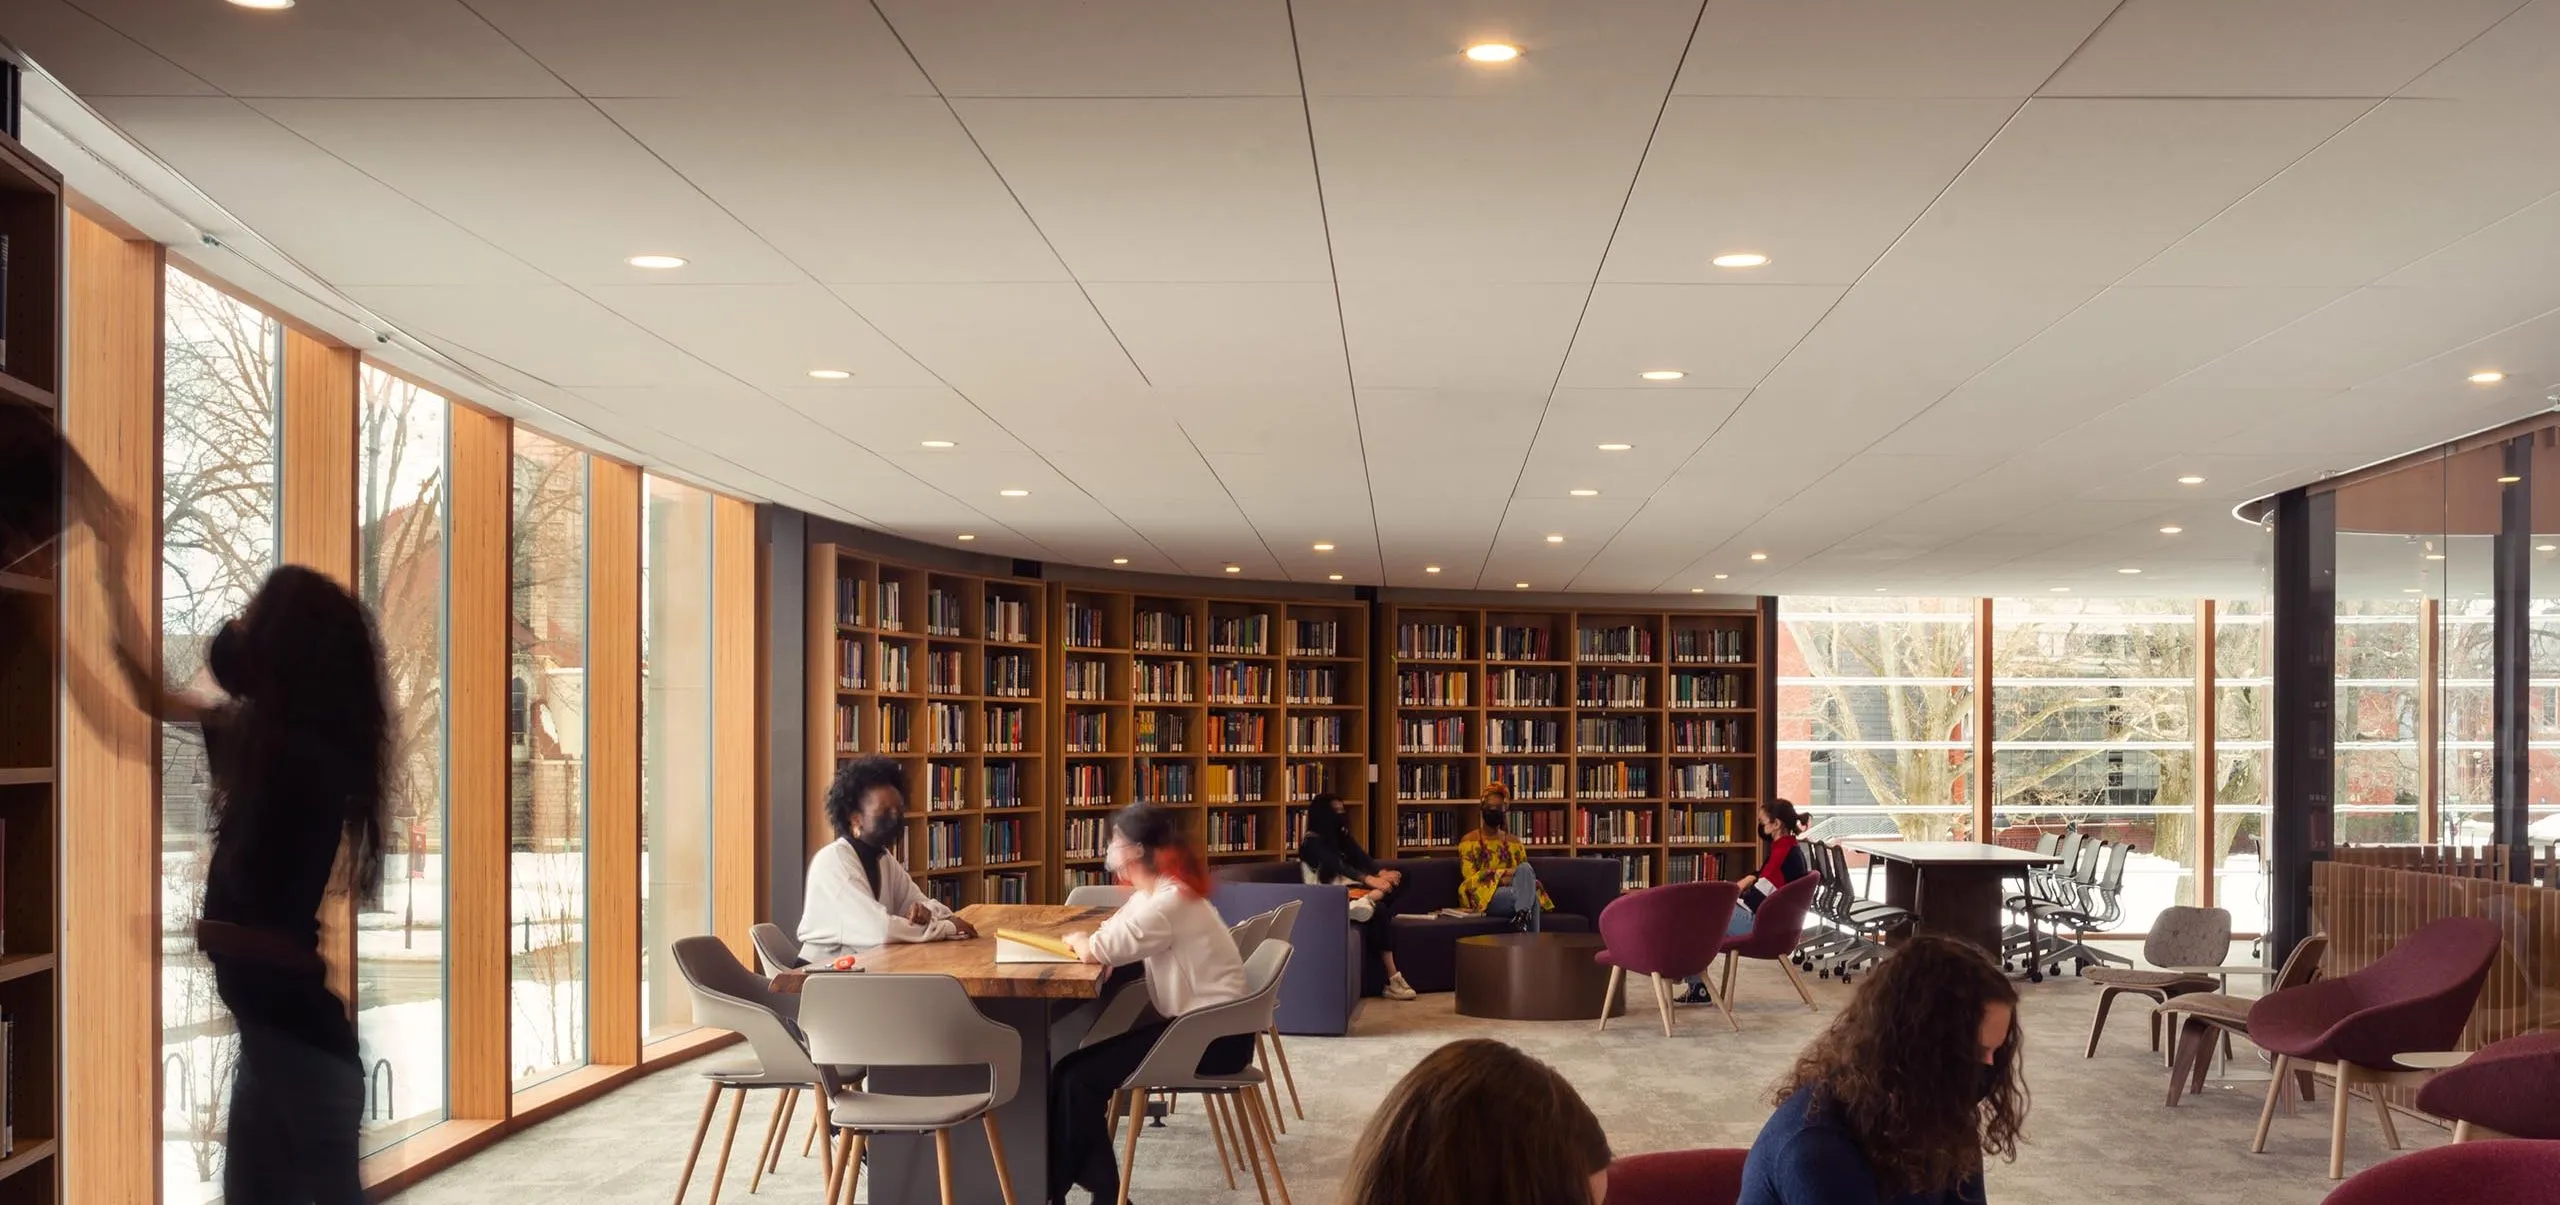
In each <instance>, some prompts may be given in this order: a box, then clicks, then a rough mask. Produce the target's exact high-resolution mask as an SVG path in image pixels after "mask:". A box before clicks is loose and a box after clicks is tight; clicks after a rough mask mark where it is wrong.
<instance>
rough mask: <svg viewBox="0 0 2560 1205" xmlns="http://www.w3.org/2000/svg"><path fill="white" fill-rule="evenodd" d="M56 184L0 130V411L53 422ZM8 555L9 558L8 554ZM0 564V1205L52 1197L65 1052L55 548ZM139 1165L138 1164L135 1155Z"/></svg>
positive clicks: (57, 362) (59, 270)
mask: <svg viewBox="0 0 2560 1205" xmlns="http://www.w3.org/2000/svg"><path fill="white" fill-rule="evenodd" d="M63 221H64V218H63V205H62V177H61V176H60V175H58V174H56V173H55V172H54V170H53V169H52V168H51V167H49V166H47V165H46V164H45V163H44V162H43V161H42V160H39V159H37V158H36V157H35V156H33V155H31V154H28V153H27V150H26V148H24V147H22V146H20V145H19V144H18V141H17V140H16V139H14V138H11V137H9V136H8V135H7V134H0V236H5V237H6V238H7V240H8V271H7V282H6V289H7V293H6V298H5V301H6V305H7V309H6V315H5V321H6V326H5V328H0V338H5V340H6V348H7V351H6V357H5V359H0V404H8V405H25V406H32V407H34V408H35V409H37V410H39V411H42V412H44V413H45V414H47V415H48V416H49V417H51V418H53V420H54V421H55V422H56V424H57V425H59V422H60V413H61V410H60V404H59V398H60V393H61V388H62V378H61V364H62V354H63V329H64V327H63V313H62V292H63V237H64V236H63ZM18 551H20V550H13V551H12V552H11V554H10V555H12V556H16V555H18ZM24 551H27V552H28V555H26V556H25V557H24V558H23V559H21V560H18V561H16V563H13V564H0V826H5V827H0V875H5V876H6V878H5V881H6V884H7V889H6V890H7V894H6V907H5V910H0V1013H5V1014H6V1015H7V1018H8V1022H9V1030H10V1032H9V1044H10V1049H11V1052H12V1056H11V1058H10V1060H9V1063H8V1067H7V1074H8V1077H9V1082H8V1084H7V1092H8V1096H9V1099H10V1100H11V1101H12V1102H13V1104H12V1110H13V1111H12V1114H11V1121H12V1123H13V1124H12V1130H13V1133H14V1137H15V1144H14V1145H13V1146H12V1147H10V1148H9V1149H8V1150H7V1151H5V1152H0V1205H19V1203H21V1202H37V1201H44V1202H52V1201H58V1200H60V1199H61V1198H62V1169H61V1166H60V1163H61V1161H60V1160H59V1159H57V1158H55V1152H56V1149H57V1147H56V1143H55V1141H54V1139H55V1136H56V1134H57V1122H58V1112H57V1110H58V1109H59V1108H60V1106H61V1103H62V1100H61V1093H60V1086H61V1085H60V1075H59V1068H60V1065H61V1064H60V1062H59V1059H60V1055H61V1051H62V1015H63V1014H62V1008H61V990H62V983H61V975H60V971H59V968H58V965H57V958H56V955H57V952H58V946H57V944H56V942H57V940H58V935H59V934H60V932H61V923H62V881H61V879H60V877H59V874H58V871H57V867H58V864H59V860H58V858H57V857H56V856H55V855H56V849H57V844H56V843H57V839H58V836H59V834H60V832H61V815H62V799H61V787H60V776H59V773H58V769H59V766H60V764H61V762H60V760H59V759H60V757H61V748H62V745H61V740H60V733H61V712H60V696H59V693H58V689H57V685H56V684H57V683H58V682H59V681H60V674H59V672H58V671H59V669H60V665H59V662H58V660H57V658H58V656H59V653H60V650H61V648H62V643H63V629H62V610H61V606H60V602H59V597H58V593H57V590H56V586H57V584H58V583H59V582H60V581H61V575H62V547H61V543H60V542H59V541H56V542H55V543H53V544H50V545H47V546H45V547H43V548H41V549H35V550H24ZM137 1157H139V1156H138V1155H137Z"/></svg>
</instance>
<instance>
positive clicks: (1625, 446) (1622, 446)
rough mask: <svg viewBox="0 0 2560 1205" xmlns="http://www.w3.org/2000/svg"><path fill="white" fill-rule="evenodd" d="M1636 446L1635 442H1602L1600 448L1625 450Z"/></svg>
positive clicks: (1607, 450)
mask: <svg viewBox="0 0 2560 1205" xmlns="http://www.w3.org/2000/svg"><path fill="white" fill-rule="evenodd" d="M1634 446H1635V445H1634V444H1601V445H1600V450H1601V451H1603V452H1624V451H1626V450H1627V449H1629V448H1632V447H1634Z"/></svg>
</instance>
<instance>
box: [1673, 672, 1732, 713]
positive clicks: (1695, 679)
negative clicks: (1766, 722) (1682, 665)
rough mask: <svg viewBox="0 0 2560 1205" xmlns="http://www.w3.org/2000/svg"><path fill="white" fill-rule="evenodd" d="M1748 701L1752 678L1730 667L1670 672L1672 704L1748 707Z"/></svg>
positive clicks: (1676, 705)
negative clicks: (1702, 670) (1728, 668)
mask: <svg viewBox="0 0 2560 1205" xmlns="http://www.w3.org/2000/svg"><path fill="white" fill-rule="evenodd" d="M1750 705H1751V680H1750V679H1749V678H1748V677H1746V676H1744V675H1742V674H1737V673H1733V672H1731V671H1729V670H1708V671H1705V672H1697V671H1682V670H1674V671H1672V674H1671V706H1672V707H1673V708H1674V709H1675V710H1676V709H1679V708H1683V707H1748V706H1750Z"/></svg>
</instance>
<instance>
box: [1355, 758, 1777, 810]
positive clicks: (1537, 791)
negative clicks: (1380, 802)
mask: <svg viewBox="0 0 2560 1205" xmlns="http://www.w3.org/2000/svg"><path fill="white" fill-rule="evenodd" d="M1405 752H1407V753H1410V752H1411V750H1406V751H1405ZM1655 769H1656V763H1654V762H1651V761H1628V760H1625V759H1623V758H1614V759H1608V760H1593V759H1589V758H1576V759H1574V762H1573V763H1572V765H1571V767H1570V768H1569V769H1568V767H1567V764H1566V763H1564V762H1562V761H1487V762H1486V763H1484V767H1483V780H1484V781H1485V782H1487V783H1499V784H1501V785H1502V786H1503V787H1504V788H1505V789H1507V790H1509V791H1510V792H1511V797H1512V798H1513V799H1517V800H1524V801H1525V800H1554V801H1558V802H1561V801H1563V800H1564V799H1566V798H1567V796H1566V793H1565V790H1566V784H1567V783H1571V784H1572V788H1573V797H1575V798H1581V799H1655V798H1659V797H1660V796H1659V795H1657V794H1656V792H1655V790H1654V771H1655ZM1468 770H1469V767H1468V766H1467V765H1466V764H1465V763H1464V762H1444V761H1412V762H1403V761H1400V762H1398V763H1397V765H1396V799H1397V801H1398V802H1404V803H1445V802H1454V801H1463V800H1468V799H1473V798H1476V797H1477V796H1479V795H1480V794H1482V788H1480V787H1476V786H1474V785H1473V784H1471V783H1469V782H1468V773H1467V772H1468ZM1670 771H1671V773H1670V787H1671V798H1673V799H1679V800H1713V799H1730V798H1733V797H1734V795H1735V788H1734V770H1733V767H1732V766H1730V765H1727V764H1725V763H1722V762H1682V763H1677V764H1674V765H1672V766H1671V767H1670Z"/></svg>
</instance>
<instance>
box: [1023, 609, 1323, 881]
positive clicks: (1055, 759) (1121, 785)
mask: <svg viewBox="0 0 2560 1205" xmlns="http://www.w3.org/2000/svg"><path fill="white" fill-rule="evenodd" d="M1049 598H1050V608H1051V619H1050V626H1051V628H1052V630H1054V631H1055V632H1057V633H1058V639H1057V640H1056V641H1055V642H1054V643H1053V645H1052V647H1051V649H1050V650H1049V655H1050V658H1051V660H1050V678H1051V680H1052V681H1055V682H1057V683H1059V691H1058V696H1059V702H1058V706H1057V707H1056V708H1055V710H1054V712H1053V717H1052V724H1053V728H1052V730H1051V740H1050V748H1051V749H1053V750H1054V751H1055V752H1054V753H1052V755H1051V764H1052V767H1053V772H1054V773H1055V774H1056V775H1057V781H1058V782H1059V784H1060V789H1059V792H1058V798H1059V801H1060V807H1059V824H1058V843H1057V847H1056V849H1055V850H1054V851H1053V852H1054V854H1055V856H1056V859H1057V862H1056V865H1057V866H1058V867H1059V872H1060V873H1059V875H1058V877H1057V882H1056V883H1055V884H1054V886H1053V890H1055V891H1056V892H1057V893H1058V895H1059V896H1060V897H1063V895H1064V893H1065V892H1066V891H1067V889H1069V888H1071V887H1074V886H1077V885H1079V884H1082V883H1093V882H1102V881H1105V876H1104V873H1103V869H1102V850H1103V845H1104V843H1105V841H1106V839H1107V831H1108V830H1107V827H1106V825H1107V821H1108V819H1109V817H1110V815H1111V812H1112V810H1113V809H1115V808H1119V807H1122V806H1124V805H1127V804H1129V803H1133V802H1141V801H1143V802H1148V803H1154V804H1159V805H1162V806H1166V807H1170V808H1173V809H1175V810H1176V811H1177V812H1179V813H1180V814H1181V815H1182V817H1183V818H1184V820H1185V822H1186V823H1188V824H1189V825H1190V826H1191V831H1192V832H1193V834H1194V835H1195V836H1197V837H1198V838H1199V839H1200V841H1201V843H1202V847H1203V848H1204V849H1205V850H1206V851H1207V853H1208V857H1209V860H1210V861H1211V862H1212V863H1217V862H1228V861H1242V860H1257V861H1261V860H1270V859H1274V858H1279V857H1283V856H1286V855H1287V853H1288V852H1289V851H1290V850H1292V849H1294V848H1296V844H1297V840H1296V838H1297V834H1298V832H1299V831H1301V830H1302V829H1303V827H1304V825H1305V816H1306V808H1305V806H1304V804H1305V802H1306V801H1307V800H1309V799H1311V798H1314V797H1315V795H1316V794H1317V793H1319V792H1322V791H1328V790H1329V791H1333V792H1335V793H1337V794H1339V795H1341V796H1342V797H1343V801H1344V804H1345V811H1346V813H1347V814H1348V816H1349V819H1350V821H1351V823H1352V824H1354V825H1355V826H1362V825H1366V824H1367V822H1368V793H1369V788H1368V769H1369V751H1368V750H1369V746H1368V736H1369V732H1368V729H1369V724H1368V712H1369V686H1370V684H1369V680H1368V665H1369V659H1368V653H1369V650H1368V641H1369V605H1368V604H1367V603H1365V602H1359V601H1353V600H1341V601H1304V600H1281V599H1258V598H1230V597H1222V596H1218V595H1195V594H1165V593H1149V592H1144V591H1128V590H1116V589H1109V588H1104V587H1097V586H1088V585H1078V584H1067V583H1052V584H1051V585H1050V587H1049Z"/></svg>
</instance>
